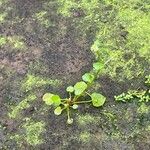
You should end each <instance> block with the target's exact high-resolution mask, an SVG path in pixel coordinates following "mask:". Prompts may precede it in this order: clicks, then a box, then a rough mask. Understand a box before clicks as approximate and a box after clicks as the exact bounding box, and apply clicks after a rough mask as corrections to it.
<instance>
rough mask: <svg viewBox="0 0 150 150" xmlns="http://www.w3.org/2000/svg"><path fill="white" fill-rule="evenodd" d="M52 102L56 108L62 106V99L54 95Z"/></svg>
mask: <svg viewBox="0 0 150 150" xmlns="http://www.w3.org/2000/svg"><path fill="white" fill-rule="evenodd" d="M52 101H53V104H54V105H55V106H59V105H60V104H61V99H60V97H59V95H53V96H52Z"/></svg>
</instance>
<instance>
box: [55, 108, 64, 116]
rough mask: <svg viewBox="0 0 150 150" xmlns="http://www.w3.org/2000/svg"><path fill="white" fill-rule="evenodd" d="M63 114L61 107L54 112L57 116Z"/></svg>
mask: <svg viewBox="0 0 150 150" xmlns="http://www.w3.org/2000/svg"><path fill="white" fill-rule="evenodd" d="M61 112H62V109H61V107H57V108H56V109H55V110H54V114H55V115H60V114H61Z"/></svg>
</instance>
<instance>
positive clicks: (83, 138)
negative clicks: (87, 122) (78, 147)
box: [79, 131, 91, 143]
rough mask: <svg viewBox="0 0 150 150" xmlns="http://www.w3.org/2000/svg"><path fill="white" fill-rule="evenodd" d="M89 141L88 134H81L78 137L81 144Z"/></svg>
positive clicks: (89, 136) (89, 135)
mask: <svg viewBox="0 0 150 150" xmlns="http://www.w3.org/2000/svg"><path fill="white" fill-rule="evenodd" d="M90 139H91V134H90V133H89V132H86V131H84V132H81V133H80V135H79V140H80V141H82V142H83V143H88V142H89V141H90Z"/></svg>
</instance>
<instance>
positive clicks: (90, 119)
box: [77, 114, 98, 126]
mask: <svg viewBox="0 0 150 150" xmlns="http://www.w3.org/2000/svg"><path fill="white" fill-rule="evenodd" d="M77 122H78V124H79V125H80V126H86V125H88V124H97V122H98V118H96V117H95V116H92V115H89V114H86V115H79V116H78V120H77Z"/></svg>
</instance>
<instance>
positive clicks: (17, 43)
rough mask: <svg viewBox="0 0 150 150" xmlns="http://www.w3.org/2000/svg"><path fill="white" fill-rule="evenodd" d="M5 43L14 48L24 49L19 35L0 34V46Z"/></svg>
mask: <svg viewBox="0 0 150 150" xmlns="http://www.w3.org/2000/svg"><path fill="white" fill-rule="evenodd" d="M5 45H9V46H11V47H12V48H13V49H16V50H23V49H26V46H25V43H24V42H23V38H22V37H19V36H6V37H5V36H0V46H5Z"/></svg>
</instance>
